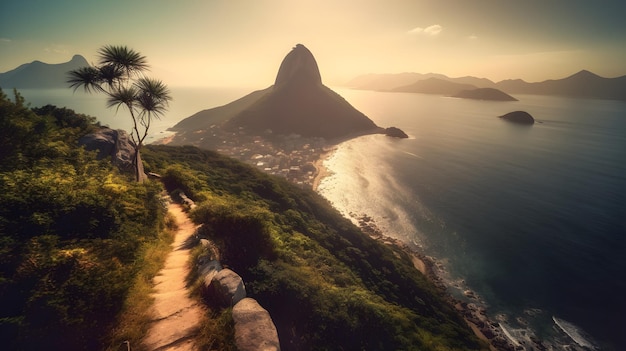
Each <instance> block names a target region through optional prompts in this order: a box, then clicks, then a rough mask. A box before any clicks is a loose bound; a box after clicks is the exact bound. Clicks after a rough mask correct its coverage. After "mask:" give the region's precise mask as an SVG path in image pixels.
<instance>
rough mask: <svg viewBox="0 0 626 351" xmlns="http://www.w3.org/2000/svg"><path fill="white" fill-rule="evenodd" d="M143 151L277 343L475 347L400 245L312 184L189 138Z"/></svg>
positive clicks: (305, 347)
mask: <svg viewBox="0 0 626 351" xmlns="http://www.w3.org/2000/svg"><path fill="white" fill-rule="evenodd" d="M143 158H144V160H145V162H146V163H147V164H149V165H151V167H152V168H151V169H150V170H151V171H153V172H162V174H163V182H164V184H165V186H166V188H168V189H169V190H170V191H172V190H176V189H180V190H182V191H184V192H185V194H187V195H188V196H189V197H190V198H192V199H193V200H194V201H195V202H196V205H197V207H196V208H195V209H194V210H193V211H192V212H191V214H190V215H191V217H192V219H193V220H194V221H195V222H196V224H201V225H202V226H203V227H202V228H203V229H202V232H201V235H202V236H204V237H207V238H209V239H211V240H212V241H213V242H215V243H216V245H217V246H218V247H219V249H220V252H221V261H222V263H223V264H225V265H227V266H228V267H231V268H232V269H233V270H235V271H236V272H237V273H238V274H239V275H241V277H242V278H243V280H244V281H245V283H246V290H247V291H248V295H249V296H251V297H253V298H254V299H256V300H258V301H259V303H260V304H261V305H262V306H263V307H264V308H266V309H267V310H268V311H269V312H270V315H271V316H272V319H273V321H274V323H275V325H276V327H277V329H278V335H279V337H280V342H281V349H282V350H321V349H327V350H329V349H332V350H339V349H344V350H361V349H365V350H453V349H454V350H476V349H481V347H484V346H481V345H482V344H481V343H480V342H479V341H478V340H477V339H476V338H475V336H474V335H473V334H472V331H471V330H470V329H469V328H468V327H467V325H466V324H465V322H464V321H463V319H461V318H460V317H459V315H458V314H457V312H456V311H455V310H454V309H453V308H452V306H451V305H449V304H448V303H447V302H445V301H444V300H443V299H442V297H441V296H440V292H438V291H437V290H436V289H435V288H434V286H433V285H432V283H431V282H429V281H428V280H427V279H426V278H425V277H424V276H423V275H422V274H421V273H420V272H419V271H418V270H417V269H416V268H415V267H414V266H413V263H412V261H411V259H410V257H409V256H408V255H407V253H406V252H405V251H403V250H401V249H399V248H395V247H392V246H388V245H385V244H383V243H381V242H379V241H377V240H375V239H372V238H370V237H369V236H368V235H366V234H364V233H363V232H362V231H361V230H360V229H359V228H357V227H356V226H354V225H353V224H352V223H351V222H350V221H349V220H348V219H346V218H344V217H342V216H341V215H340V214H339V213H338V212H337V211H336V210H335V209H333V208H332V207H331V206H330V204H329V203H328V202H327V201H326V200H324V199H323V198H322V197H320V196H319V195H318V194H317V193H315V192H313V191H311V190H307V189H302V188H301V187H297V186H295V185H294V184H291V183H289V182H287V181H285V180H284V179H282V178H278V177H272V176H268V175H267V174H265V173H262V172H260V171H257V170H256V169H254V168H252V167H251V166H247V165H244V164H242V163H240V162H238V161H235V160H233V159H230V158H226V157H224V156H221V155H219V154H218V153H216V152H212V151H206V150H200V149H197V148H195V147H171V146H154V145H151V146H148V147H147V148H146V150H145V153H144V156H143Z"/></svg>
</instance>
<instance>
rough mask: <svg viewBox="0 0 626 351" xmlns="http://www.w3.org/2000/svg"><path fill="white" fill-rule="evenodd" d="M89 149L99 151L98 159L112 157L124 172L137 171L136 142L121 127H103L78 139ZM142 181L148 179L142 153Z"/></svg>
mask: <svg viewBox="0 0 626 351" xmlns="http://www.w3.org/2000/svg"><path fill="white" fill-rule="evenodd" d="M78 143H79V144H80V145H84V146H85V149H86V150H88V151H92V150H96V151H98V156H97V157H98V159H100V160H101V159H105V158H110V159H111V162H112V163H113V165H115V166H116V167H117V168H119V170H120V171H122V172H129V173H134V172H135V166H134V162H133V158H134V155H135V143H133V141H132V140H130V137H129V135H128V133H126V132H125V131H124V130H121V129H117V130H116V129H111V128H101V129H99V130H97V131H96V132H94V133H91V134H87V135H85V136H83V137H81V138H80V139H79V140H78ZM137 162H139V175H140V177H139V178H140V179H139V180H140V181H142V180H145V179H147V178H148V177H147V176H146V174H145V172H144V170H143V163H142V162H141V154H140V155H139V156H138V160H137Z"/></svg>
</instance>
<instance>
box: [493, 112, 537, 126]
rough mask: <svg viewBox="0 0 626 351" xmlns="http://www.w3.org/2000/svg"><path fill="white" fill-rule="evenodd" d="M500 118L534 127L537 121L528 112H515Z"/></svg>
mask: <svg viewBox="0 0 626 351" xmlns="http://www.w3.org/2000/svg"><path fill="white" fill-rule="evenodd" d="M498 118H502V119H503V120H505V121H509V122H512V123H517V124H525V125H532V124H534V123H535V119H534V118H533V116H531V115H530V113H528V112H526V111H513V112H509V113H507V114H505V115H502V116H499V117H498Z"/></svg>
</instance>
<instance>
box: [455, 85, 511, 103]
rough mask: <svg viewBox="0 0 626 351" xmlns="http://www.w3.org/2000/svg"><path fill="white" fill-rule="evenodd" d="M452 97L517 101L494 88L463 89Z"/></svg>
mask: <svg viewBox="0 0 626 351" xmlns="http://www.w3.org/2000/svg"><path fill="white" fill-rule="evenodd" d="M452 97H456V98H462V99H474V100H490V101H518V100H517V99H516V98H514V97H512V96H511V95H509V94H507V93H505V92H503V91H502V90H498V89H494V88H479V89H472V90H463V91H460V92H459V93H457V94H455V95H452Z"/></svg>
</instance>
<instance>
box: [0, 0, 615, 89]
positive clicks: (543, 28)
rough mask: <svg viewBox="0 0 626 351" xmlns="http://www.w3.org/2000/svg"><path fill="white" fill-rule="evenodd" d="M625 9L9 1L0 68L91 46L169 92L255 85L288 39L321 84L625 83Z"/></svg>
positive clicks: (518, 4)
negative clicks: (139, 59) (590, 79)
mask: <svg viewBox="0 0 626 351" xmlns="http://www.w3.org/2000/svg"><path fill="white" fill-rule="evenodd" d="M625 13H626V2H624V1H621V0H610V1H602V2H593V1H588V0H548V1H546V0H525V1H513V0H511V1H508V0H475V1H466V0H447V1H433V0H389V1H373V0H345V1H331V0H317V1H310V0H301V1H292V0H261V1H243V0H212V1H195V0H178V1H171V0H132V1H127V0H110V1H93V2H91V1H78V0H58V1H54V2H52V1H45V0H19V1H18V0H9V1H3V2H2V4H0V72H6V71H8V70H11V69H14V68H16V67H17V66H19V65H21V64H23V63H28V62H32V61H34V60H39V61H43V62H46V63H61V62H67V61H69V60H70V59H71V57H72V55H74V54H80V55H83V56H85V57H86V58H87V60H88V61H89V62H95V61H96V52H97V50H98V49H99V48H100V47H102V46H103V45H107V44H112V45H127V46H129V47H131V48H133V49H135V50H137V51H139V52H141V53H142V54H143V55H145V56H147V58H148V62H149V63H150V65H151V67H152V75H153V76H155V77H156V78H159V79H161V80H163V81H164V82H165V83H166V84H169V85H171V86H251V87H257V88H261V87H266V86H269V85H271V84H272V83H273V82H274V79H275V75H276V72H277V71H278V67H279V65H280V62H281V60H282V59H283V57H284V56H285V55H286V54H287V53H288V52H289V51H290V50H291V48H292V47H293V46H295V45H296V44H297V43H302V44H304V45H305V46H306V47H307V48H309V49H310V50H311V52H312V53H313V55H314V56H315V58H316V60H317V62H318V65H319V67H320V71H321V74H322V79H323V82H324V83H325V84H331V85H332V84H341V83H345V82H346V81H348V80H350V79H352V78H354V77H356V76H358V75H361V74H366V73H401V72H418V73H429V72H434V73H442V74H446V75H448V76H451V77H460V76H467V75H471V76H476V77H484V78H489V79H491V80H493V81H500V80H503V79H516V78H521V79H524V80H526V81H529V82H533V81H542V80H546V79H559V78H564V77H566V76H569V75H571V74H574V73H576V72H578V71H580V70H583V69H586V70H589V71H592V72H594V73H596V74H599V75H601V76H604V77H616V76H622V75H626V65H624V62H626V45H625V44H626V43H625V39H624V38H626V21H624V20H623V15H624V14H625Z"/></svg>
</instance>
